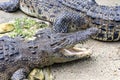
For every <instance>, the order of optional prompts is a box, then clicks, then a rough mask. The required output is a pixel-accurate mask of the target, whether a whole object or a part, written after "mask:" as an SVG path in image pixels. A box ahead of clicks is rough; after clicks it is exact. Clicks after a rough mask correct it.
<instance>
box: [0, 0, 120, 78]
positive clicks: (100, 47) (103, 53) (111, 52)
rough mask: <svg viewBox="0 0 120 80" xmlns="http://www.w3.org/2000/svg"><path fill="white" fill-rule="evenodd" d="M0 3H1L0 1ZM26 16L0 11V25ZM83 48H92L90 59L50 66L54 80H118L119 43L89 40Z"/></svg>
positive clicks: (19, 13)
mask: <svg viewBox="0 0 120 80" xmlns="http://www.w3.org/2000/svg"><path fill="white" fill-rule="evenodd" d="M0 2H2V1H0ZM22 16H26V15H25V14H23V13H22V12H21V11H18V12H15V13H6V12H3V11H0V23H3V22H8V21H11V20H13V19H15V18H21V17H22ZM80 46H83V47H88V48H91V47H93V48H92V50H93V54H92V56H91V58H89V59H84V60H77V61H73V62H70V63H64V64H55V65H52V66H51V71H52V74H53V75H54V77H55V80H120V42H100V41H96V40H92V39H90V40H89V41H88V42H86V43H85V44H83V45H80Z"/></svg>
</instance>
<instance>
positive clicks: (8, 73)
mask: <svg viewBox="0 0 120 80" xmlns="http://www.w3.org/2000/svg"><path fill="white" fill-rule="evenodd" d="M97 31H98V29H97V28H89V29H87V30H84V31H78V32H73V33H55V32H53V31H52V30H50V29H48V28H47V29H43V30H40V31H39V32H38V33H36V38H35V39H34V40H31V41H26V40H24V39H23V38H20V37H16V38H10V37H8V36H4V37H1V38H0V80H9V79H10V78H11V79H12V80H23V79H24V78H26V74H27V73H29V72H30V70H31V69H33V68H35V67H36V68H37V67H44V66H48V65H52V64H54V63H63V62H68V61H73V60H77V59H81V58H84V57H89V56H90V54H91V52H90V51H89V50H87V49H83V50H82V49H77V48H74V47H73V46H74V45H75V44H77V43H79V42H81V41H84V40H86V39H88V38H89V37H90V36H91V35H94V34H96V33H97ZM13 73H14V74H13ZM12 74H13V75H12Z"/></svg>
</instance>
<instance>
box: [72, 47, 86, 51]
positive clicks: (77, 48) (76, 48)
mask: <svg viewBox="0 0 120 80" xmlns="http://www.w3.org/2000/svg"><path fill="white" fill-rule="evenodd" d="M73 49H74V50H78V51H85V50H87V49H86V48H79V47H73Z"/></svg>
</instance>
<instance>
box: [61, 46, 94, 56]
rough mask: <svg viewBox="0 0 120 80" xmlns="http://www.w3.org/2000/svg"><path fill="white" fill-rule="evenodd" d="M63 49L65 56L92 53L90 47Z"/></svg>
mask: <svg viewBox="0 0 120 80" xmlns="http://www.w3.org/2000/svg"><path fill="white" fill-rule="evenodd" d="M63 51H64V52H63V54H64V55H65V56H78V57H83V56H90V55H91V53H92V52H91V50H90V49H86V48H78V47H72V48H67V49H63Z"/></svg>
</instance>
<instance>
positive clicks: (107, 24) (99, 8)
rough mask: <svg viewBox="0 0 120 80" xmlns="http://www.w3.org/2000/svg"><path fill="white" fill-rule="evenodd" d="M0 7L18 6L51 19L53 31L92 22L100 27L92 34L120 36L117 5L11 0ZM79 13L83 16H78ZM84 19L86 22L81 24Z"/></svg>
mask: <svg viewBox="0 0 120 80" xmlns="http://www.w3.org/2000/svg"><path fill="white" fill-rule="evenodd" d="M0 9H1V10H4V11H6V12H14V11H17V10H18V9H20V10H22V11H23V12H24V13H26V14H27V15H30V16H33V17H36V18H39V19H42V20H45V21H48V22H50V23H51V24H52V25H53V27H52V28H53V29H54V30H55V31H56V32H70V31H78V30H79V29H84V28H88V27H91V26H92V27H97V28H98V29H99V31H98V33H97V34H96V35H95V36H92V38H94V39H97V40H101V41H119V40H120V6H111V7H110V6H104V5H99V4H97V2H96V1H95V0H10V1H8V2H3V3H0ZM67 13H68V14H67ZM69 13H71V14H72V15H69ZM78 16H80V17H83V18H81V19H78V18H77V17H78ZM72 20H73V21H72ZM74 20H76V21H75V22H74ZM83 20H86V22H85V24H83V25H82V26H80V24H81V23H82V21H83ZM69 23H72V24H73V25H72V26H71V25H69ZM74 24H76V25H77V26H74Z"/></svg>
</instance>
